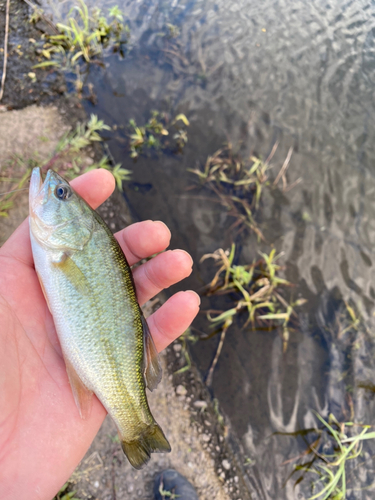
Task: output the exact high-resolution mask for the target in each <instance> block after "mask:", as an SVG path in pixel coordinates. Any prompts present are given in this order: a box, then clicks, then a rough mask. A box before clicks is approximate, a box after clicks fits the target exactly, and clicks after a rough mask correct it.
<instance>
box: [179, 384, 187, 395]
mask: <svg viewBox="0 0 375 500" xmlns="http://www.w3.org/2000/svg"><path fill="white" fill-rule="evenodd" d="M186 393H187V390H186V387H184V386H183V385H178V386H177V387H176V394H178V395H179V396H185V395H186Z"/></svg>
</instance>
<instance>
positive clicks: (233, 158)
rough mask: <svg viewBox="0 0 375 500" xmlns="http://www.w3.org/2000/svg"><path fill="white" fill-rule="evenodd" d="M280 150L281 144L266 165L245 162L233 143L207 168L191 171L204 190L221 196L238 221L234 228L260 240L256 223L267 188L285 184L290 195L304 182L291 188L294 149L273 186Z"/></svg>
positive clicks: (253, 158)
mask: <svg viewBox="0 0 375 500" xmlns="http://www.w3.org/2000/svg"><path fill="white" fill-rule="evenodd" d="M276 149H277V144H275V145H274V147H273V148H272V151H271V154H270V155H269V156H268V158H267V159H266V160H265V161H263V160H262V159H260V158H257V157H256V156H250V158H249V160H244V159H243V158H241V157H240V155H239V154H237V153H235V152H234V150H233V146H232V144H230V143H229V144H227V145H226V146H224V147H223V148H221V149H219V150H218V151H216V152H215V153H214V154H213V155H210V156H209V157H208V158H207V160H206V163H205V165H204V167H203V168H194V169H188V171H189V172H191V173H193V174H194V175H196V176H197V178H198V181H199V184H200V185H201V186H205V187H206V188H208V189H209V190H211V191H213V192H214V193H215V194H216V195H217V197H218V199H219V200H220V203H221V204H222V205H223V206H224V207H225V208H226V209H227V212H228V215H230V216H232V217H234V218H235V219H236V220H235V222H234V224H233V226H232V228H237V230H238V231H239V232H240V231H243V230H244V229H245V228H249V229H250V230H252V231H253V232H255V233H256V234H257V236H258V239H260V240H264V236H263V233H262V231H261V229H260V228H259V225H258V224H257V222H256V220H255V213H256V211H257V210H258V208H259V205H260V200H261V196H262V193H263V190H264V188H265V187H272V186H276V185H277V184H278V183H279V181H280V180H282V184H283V191H287V190H290V189H292V188H293V187H294V186H295V185H296V184H298V183H299V182H300V181H301V179H298V180H297V181H296V182H294V183H293V184H291V185H289V186H288V183H287V180H286V176H285V173H286V170H287V168H288V165H289V162H290V158H291V155H292V149H290V150H289V152H288V155H287V157H286V159H285V161H284V164H283V165H282V167H281V169H280V171H279V173H278V175H277V176H276V178H275V179H274V180H273V182H271V179H270V176H269V170H270V168H271V165H270V161H271V159H272V158H273V155H274V153H275V152H276Z"/></svg>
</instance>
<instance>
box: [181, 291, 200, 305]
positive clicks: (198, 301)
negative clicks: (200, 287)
mask: <svg viewBox="0 0 375 500" xmlns="http://www.w3.org/2000/svg"><path fill="white" fill-rule="evenodd" d="M185 293H190V294H191V295H194V297H195V300H196V301H197V305H198V306H200V305H201V298H200V297H199V295H198V294H197V292H194V290H186V291H185Z"/></svg>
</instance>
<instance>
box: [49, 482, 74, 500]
mask: <svg viewBox="0 0 375 500" xmlns="http://www.w3.org/2000/svg"><path fill="white" fill-rule="evenodd" d="M69 486H70V484H69V482H68V483H65V484H64V486H63V487H62V488H61V489H60V491H59V492H58V493H57V495H56V496H55V498H54V500H80V499H79V498H77V497H76V496H75V494H76V492H75V491H69V492H68V491H67V489H68V488H69Z"/></svg>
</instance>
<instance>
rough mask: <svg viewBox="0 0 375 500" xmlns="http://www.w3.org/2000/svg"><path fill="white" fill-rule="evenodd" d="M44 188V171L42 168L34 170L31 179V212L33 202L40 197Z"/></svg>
mask: <svg viewBox="0 0 375 500" xmlns="http://www.w3.org/2000/svg"><path fill="white" fill-rule="evenodd" d="M42 187H43V178H42V171H41V169H40V167H35V168H33V171H32V173H31V178H30V187H29V202H30V211H31V208H32V204H33V201H34V200H35V198H36V197H37V196H38V195H39V193H40V191H41V190H42Z"/></svg>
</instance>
